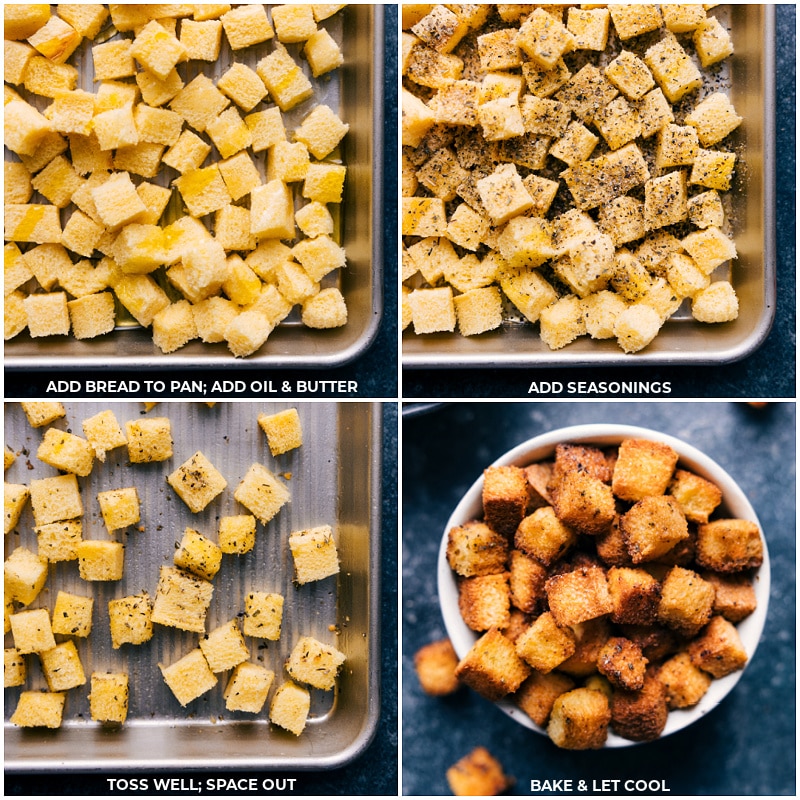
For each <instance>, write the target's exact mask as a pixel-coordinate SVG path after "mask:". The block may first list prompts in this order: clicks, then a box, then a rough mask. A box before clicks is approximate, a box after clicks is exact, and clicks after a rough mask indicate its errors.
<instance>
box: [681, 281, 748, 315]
mask: <svg viewBox="0 0 800 800" xmlns="http://www.w3.org/2000/svg"><path fill="white" fill-rule="evenodd" d="M692 316H693V317H694V318H695V319H696V320H697V321H698V322H731V321H732V320H735V319H736V318H737V317H738V316H739V300H738V298H737V296H736V291H735V290H734V288H733V287H732V286H731V285H730V283H729V282H728V281H716V282H714V283H712V284H710V285H709V286H707V287H705V288H704V289H701V290H700V291H699V292H698V293H697V294H696V295H695V296H694V298H693V299H692Z"/></svg>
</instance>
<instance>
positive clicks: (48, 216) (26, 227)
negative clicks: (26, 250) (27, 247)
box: [3, 203, 61, 244]
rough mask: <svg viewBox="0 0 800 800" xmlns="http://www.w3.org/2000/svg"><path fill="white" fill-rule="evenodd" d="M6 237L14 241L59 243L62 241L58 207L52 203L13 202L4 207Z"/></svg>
mask: <svg viewBox="0 0 800 800" xmlns="http://www.w3.org/2000/svg"><path fill="white" fill-rule="evenodd" d="M3 218H4V229H5V232H6V239H8V240H9V241H12V242H35V243H36V244H45V243H48V244H57V243H58V242H60V241H61V222H60V220H59V217H58V209H57V208H56V207H55V206H50V205H36V204H24V203H13V204H8V205H6V206H5V208H4V217H3Z"/></svg>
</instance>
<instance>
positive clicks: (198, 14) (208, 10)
mask: <svg viewBox="0 0 800 800" xmlns="http://www.w3.org/2000/svg"><path fill="white" fill-rule="evenodd" d="M230 10H231V6H230V4H229V3H202V4H200V5H196V6H195V7H194V19H196V20H197V21H198V22H202V21H203V20H207V19H217V18H218V17H221V16H222V15H223V14H226V13H227V12H228V11H230Z"/></svg>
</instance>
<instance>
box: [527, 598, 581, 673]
mask: <svg viewBox="0 0 800 800" xmlns="http://www.w3.org/2000/svg"><path fill="white" fill-rule="evenodd" d="M515 647H516V648H517V654H518V655H519V656H520V657H522V658H523V659H524V660H525V662H526V663H528V664H530V666H532V667H533V668H534V669H535V670H537V671H538V672H543V673H547V672H551V671H552V670H554V669H555V668H556V667H557V666H558V665H559V664H560V663H561V662H562V661H565V660H566V659H567V658H569V657H570V656H571V655H572V654H573V653H574V652H575V634H574V633H573V632H572V630H571V629H570V628H561V627H559V625H558V624H557V623H556V620H555V617H554V616H553V615H552V614H551V613H550V612H549V611H547V612H545V613H544V614H542V615H541V616H539V617H537V618H536V619H535V620H534V622H533V624H532V625H531V626H530V628H528V630H527V631H525V632H524V633H523V634H522V635H521V636H520V637H519V638H518V639H517V641H516V642H515Z"/></svg>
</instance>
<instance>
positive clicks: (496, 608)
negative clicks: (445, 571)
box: [458, 572, 511, 631]
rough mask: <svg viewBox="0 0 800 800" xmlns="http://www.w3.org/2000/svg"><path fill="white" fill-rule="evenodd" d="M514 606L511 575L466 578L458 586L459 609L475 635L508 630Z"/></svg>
mask: <svg viewBox="0 0 800 800" xmlns="http://www.w3.org/2000/svg"><path fill="white" fill-rule="evenodd" d="M510 605H511V601H510V595H509V587H508V573H507V572H504V573H502V574H501V575H478V576H476V577H474V578H462V579H461V580H459V582H458V607H459V610H460V611H461V616H462V618H463V620H464V622H466V624H467V625H468V626H469V627H470V628H472V630H474V631H488V630H489V628H491V627H497V628H505V627H506V626H507V625H508V622H509V618H508V615H509V610H510Z"/></svg>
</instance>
